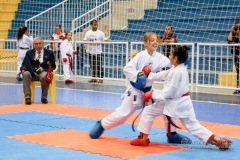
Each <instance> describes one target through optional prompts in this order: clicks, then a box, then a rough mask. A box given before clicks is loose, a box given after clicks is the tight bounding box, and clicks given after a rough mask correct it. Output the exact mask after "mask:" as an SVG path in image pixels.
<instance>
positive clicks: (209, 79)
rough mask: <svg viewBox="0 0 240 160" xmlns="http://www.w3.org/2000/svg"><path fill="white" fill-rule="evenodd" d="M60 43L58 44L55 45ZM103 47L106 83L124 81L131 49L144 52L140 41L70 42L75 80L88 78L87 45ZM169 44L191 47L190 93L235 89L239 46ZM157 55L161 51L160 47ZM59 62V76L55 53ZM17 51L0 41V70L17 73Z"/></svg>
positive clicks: (60, 70) (89, 74)
mask: <svg viewBox="0 0 240 160" xmlns="http://www.w3.org/2000/svg"><path fill="white" fill-rule="evenodd" d="M44 43H45V46H46V48H48V49H51V48H50V46H51V45H50V44H51V41H48V40H45V41H44ZM56 43H61V42H56ZM89 44H91V45H94V44H96V45H102V50H103V52H102V59H103V61H102V63H103V75H104V76H103V79H105V80H116V81H119V80H120V81H121V80H125V79H126V78H125V76H124V74H123V71H122V70H123V67H124V66H125V65H126V64H127V62H128V61H129V53H130V52H131V51H132V50H136V49H137V50H143V49H144V45H143V43H142V42H132V43H130V44H129V43H128V42H101V43H99V42H86V41H73V45H74V49H75V50H78V51H79V54H78V55H74V58H73V59H74V67H73V68H74V69H73V73H74V75H75V77H76V78H81V79H82V78H91V76H92V75H91V67H90V63H89V54H88V53H86V46H87V45H89ZM169 45H174V46H176V45H188V46H189V47H190V51H189V57H190V58H191V63H190V64H188V65H187V68H188V72H189V80H190V84H191V86H190V88H191V91H193V90H197V88H198V87H207V88H210V87H211V88H219V89H221V88H225V89H236V88H237V86H236V84H237V73H236V69H235V65H234V59H233V56H234V54H235V53H234V52H233V55H232V54H231V49H232V47H235V46H239V47H240V44H218V43H216V44H209V43H198V44H197V45H196V44H193V43H172V44H169ZM158 52H162V46H159V48H158ZM55 54H56V55H55V57H56V59H57V60H58V57H60V60H59V69H58V72H57V75H58V76H62V75H63V71H62V61H61V56H58V55H57V54H58V53H55ZM16 64H17V49H16V40H6V39H5V40H4V39H1V40H0V71H1V72H9V73H16V72H17V71H16V69H17V65H16Z"/></svg>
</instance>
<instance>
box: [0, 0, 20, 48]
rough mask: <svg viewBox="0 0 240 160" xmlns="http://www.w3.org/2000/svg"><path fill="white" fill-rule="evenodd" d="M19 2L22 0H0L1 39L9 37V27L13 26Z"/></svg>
mask: <svg viewBox="0 0 240 160" xmlns="http://www.w3.org/2000/svg"><path fill="white" fill-rule="evenodd" d="M19 2H20V0H11V1H7V0H0V26H1V27H0V39H6V38H7V37H8V29H10V28H11V25H12V20H13V19H14V17H15V12H16V11H17V9H18V3H19ZM0 47H2V45H1V46H0Z"/></svg>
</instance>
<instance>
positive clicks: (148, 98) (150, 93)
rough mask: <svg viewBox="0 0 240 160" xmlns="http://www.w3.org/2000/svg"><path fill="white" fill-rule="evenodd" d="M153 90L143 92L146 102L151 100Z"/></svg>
mask: <svg viewBox="0 0 240 160" xmlns="http://www.w3.org/2000/svg"><path fill="white" fill-rule="evenodd" d="M152 94H153V90H151V91H148V92H146V93H144V94H143V100H144V102H149V100H150V99H151V98H152Z"/></svg>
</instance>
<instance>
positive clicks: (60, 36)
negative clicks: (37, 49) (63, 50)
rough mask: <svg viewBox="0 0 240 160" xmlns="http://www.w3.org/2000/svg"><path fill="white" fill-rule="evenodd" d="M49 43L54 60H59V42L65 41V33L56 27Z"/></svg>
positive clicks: (58, 26) (59, 27)
mask: <svg viewBox="0 0 240 160" xmlns="http://www.w3.org/2000/svg"><path fill="white" fill-rule="evenodd" d="M50 40H52V42H51V48H52V51H53V52H54V55H55V58H56V60H58V59H59V58H60V45H61V42H62V41H64V40H65V33H64V32H63V31H62V26H61V25H56V27H55V32H54V33H53V35H52V36H51V37H50Z"/></svg>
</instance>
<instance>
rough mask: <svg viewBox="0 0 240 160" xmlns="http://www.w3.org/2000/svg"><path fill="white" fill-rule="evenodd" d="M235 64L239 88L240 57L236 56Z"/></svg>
mask: <svg viewBox="0 0 240 160" xmlns="http://www.w3.org/2000/svg"><path fill="white" fill-rule="evenodd" d="M234 64H235V67H236V72H237V87H239V55H235V56H234Z"/></svg>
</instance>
